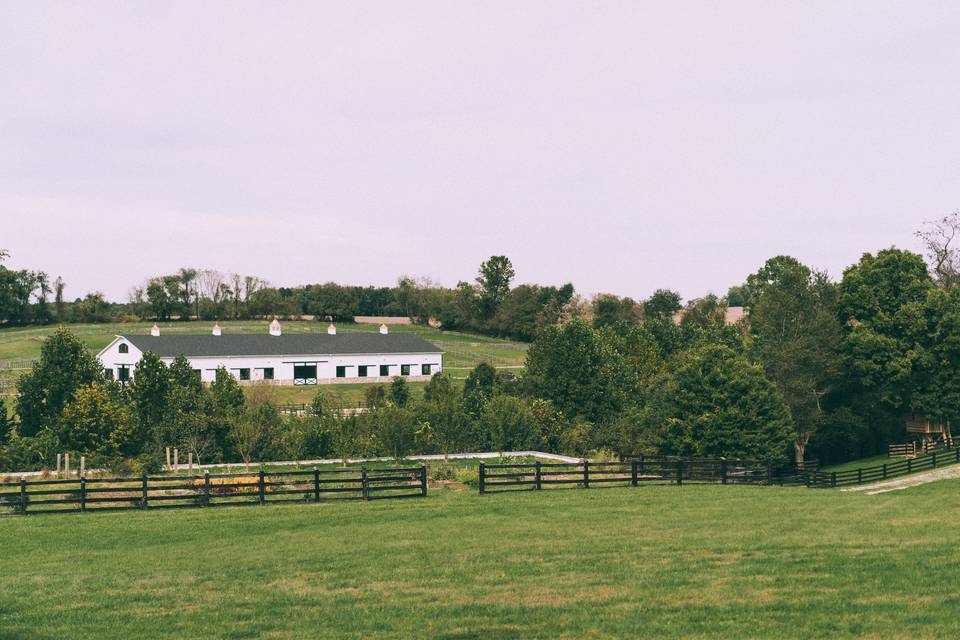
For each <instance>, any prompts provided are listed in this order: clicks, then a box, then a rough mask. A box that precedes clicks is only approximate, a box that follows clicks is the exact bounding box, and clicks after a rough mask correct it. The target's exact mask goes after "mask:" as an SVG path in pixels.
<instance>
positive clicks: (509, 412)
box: [0, 212, 960, 466]
mask: <svg viewBox="0 0 960 640" xmlns="http://www.w3.org/2000/svg"><path fill="white" fill-rule="evenodd" d="M957 230H960V212H958V213H954V214H952V215H951V216H948V217H946V218H944V219H942V220H940V221H937V222H936V223H934V224H932V225H930V226H928V227H927V228H926V229H924V230H922V231H921V232H919V233H918V235H919V237H920V238H921V239H922V240H923V242H924V244H925V246H926V248H927V251H928V255H927V259H926V260H925V259H924V256H921V255H918V254H915V253H912V252H909V251H904V250H900V249H896V248H890V249H883V250H881V251H878V252H876V253H866V254H864V255H863V256H862V257H861V259H860V260H859V261H858V262H856V263H855V264H853V265H851V266H849V267H848V268H847V269H845V270H844V271H843V274H842V277H841V278H840V279H839V280H833V279H831V278H830V277H829V276H828V275H827V274H826V273H823V272H820V271H817V270H816V269H814V268H811V267H809V266H807V265H804V264H802V263H801V262H800V261H798V260H796V259H795V258H792V257H789V256H777V257H774V258H771V259H770V260H768V261H766V262H765V263H764V264H763V265H761V266H760V267H759V268H758V269H757V271H756V272H754V273H753V274H751V275H750V276H748V277H747V279H746V281H745V282H744V283H742V284H741V285H737V286H736V287H732V288H731V290H730V291H728V293H727V295H726V296H725V297H724V298H721V297H718V296H712V295H711V296H706V297H704V298H701V299H699V300H695V301H691V302H690V303H688V304H687V305H686V306H685V307H681V304H680V302H681V301H680V298H679V295H677V294H675V293H674V292H670V291H666V290H661V291H658V292H656V293H655V294H654V295H653V296H651V298H649V299H648V300H645V301H642V302H635V301H633V300H630V299H629V298H617V297H615V296H597V297H595V298H594V299H593V300H591V301H589V302H587V301H583V300H581V299H579V298H578V297H577V296H576V295H575V294H574V293H573V291H572V287H570V288H569V289H566V290H564V289H565V288H564V287H561V288H559V289H556V290H550V288H544V289H546V290H548V291H549V295H545V297H544V298H537V300H538V304H539V309H540V310H539V311H538V312H537V313H536V314H534V316H533V318H534V324H535V325H536V329H535V330H534V331H532V337H533V342H532V344H531V346H530V349H529V351H528V356H527V362H526V367H525V371H524V373H523V374H522V375H521V376H519V377H518V378H513V377H508V376H506V375H503V374H499V373H498V372H497V371H496V370H495V369H494V368H493V367H491V366H489V365H485V364H484V365H480V366H478V367H477V368H476V369H475V370H474V371H473V372H472V373H471V375H470V376H469V378H468V379H467V381H466V383H465V385H464V386H463V388H460V387H459V385H458V384H456V383H455V381H453V380H451V379H450V378H449V377H447V376H446V374H441V375H438V376H436V377H435V378H434V379H433V380H432V381H431V382H430V383H429V385H428V386H427V388H426V392H425V393H424V397H423V398H422V399H418V400H416V401H414V400H411V399H410V393H409V389H408V388H407V387H406V382H405V381H404V380H403V379H399V380H398V381H396V382H395V383H394V384H392V385H390V387H389V388H384V387H380V386H372V387H370V392H369V398H368V400H369V404H370V406H371V410H370V411H368V412H365V413H361V414H356V413H352V412H344V411H341V409H342V407H339V406H338V402H337V399H336V396H335V395H332V393H331V392H330V391H324V390H321V391H319V392H318V394H317V398H316V400H315V402H314V403H313V405H312V408H311V410H310V411H309V412H308V415H307V416H281V415H280V412H279V410H278V408H277V406H276V403H275V402H274V401H272V400H271V398H270V396H269V393H268V392H266V391H263V390H262V389H258V388H256V387H251V388H248V392H247V393H246V394H244V393H243V391H242V390H241V389H240V388H239V387H238V386H237V383H236V382H235V381H234V380H233V378H232V377H231V376H230V375H229V374H228V373H227V372H226V371H222V372H219V373H218V375H217V379H216V382H214V383H213V384H212V385H210V386H209V387H205V386H204V385H202V384H200V382H199V381H198V380H197V379H196V376H195V374H194V373H193V372H192V371H191V370H190V366H189V363H187V361H186V360H185V359H182V358H181V359H178V360H177V361H176V362H174V363H173V365H172V366H170V367H166V366H165V365H164V364H163V363H162V362H161V361H160V360H159V359H158V358H156V357H154V356H152V355H151V356H147V357H145V358H144V359H143V360H142V361H141V363H140V364H139V365H138V367H137V370H136V371H135V374H134V381H133V383H132V384H130V385H128V386H127V387H122V386H120V385H119V384H118V383H116V382H112V381H108V380H105V379H104V377H103V372H102V370H101V368H100V366H99V364H98V363H97V362H96V361H95V359H93V357H92V356H90V355H89V354H88V353H87V352H86V350H85V349H84V348H83V346H82V344H81V343H80V342H79V341H78V340H77V339H76V338H75V337H73V336H72V334H70V333H69V331H67V330H60V331H58V332H56V333H55V334H54V336H53V337H52V338H51V339H50V340H48V341H47V342H45V343H44V345H43V352H42V357H41V359H40V361H39V362H38V363H36V365H35V366H34V369H33V370H32V371H31V372H30V373H29V374H27V375H24V376H22V377H21V379H20V381H19V384H18V394H19V395H18V397H17V400H16V406H15V412H14V413H15V416H16V421H15V423H11V422H10V421H9V420H7V418H6V414H7V412H6V410H3V411H0V416H3V420H4V422H3V424H2V425H0V439H2V441H3V442H4V445H3V449H0V455H2V456H5V458H3V460H5V461H6V462H4V464H6V465H7V466H15V464H14V463H23V464H33V465H36V464H38V463H39V462H38V461H40V460H49V456H48V455H47V454H49V453H50V452H51V451H54V450H70V451H76V452H86V453H88V454H95V455H101V456H104V457H105V458H107V459H110V460H115V461H116V460H128V461H129V460H131V459H135V460H141V462H143V464H147V463H149V461H150V460H154V461H156V460H157V459H158V456H159V451H160V447H161V446H179V447H180V448H181V449H182V450H186V451H193V452H194V453H195V454H196V457H197V458H198V459H201V460H210V461H218V460H223V461H232V460H237V459H242V460H262V459H268V458H270V457H276V456H280V457H288V458H296V457H300V456H298V455H294V454H297V453H298V452H301V453H303V454H304V455H309V456H323V457H325V456H329V455H334V456H346V455H350V456H353V455H398V456H399V455H403V454H405V453H409V452H411V451H417V452H434V451H436V452H449V451H454V450H470V449H516V448H529V447H537V448H541V449H545V450H548V451H556V452H562V453H571V454H577V455H583V454H584V453H586V452H588V451H594V450H597V449H606V450H609V451H611V452H619V453H636V452H645V453H652V454H667V455H694V456H727V457H749V458H760V459H764V460H770V461H782V462H786V461H787V460H789V459H793V460H795V461H802V460H803V459H805V458H810V457H816V458H819V459H820V460H821V462H825V463H826V462H835V461H842V460H846V459H851V458H855V457H862V456H866V455H871V454H875V453H881V452H883V451H884V450H885V448H886V446H887V444H888V443H890V442H895V441H898V440H902V439H904V438H906V437H908V436H907V434H906V432H905V420H906V418H907V417H909V416H911V415H918V416H926V417H930V418H934V419H938V420H949V421H955V420H956V419H957V417H958V416H957V415H956V414H957V413H958V407H960V402H958V401H960V287H958V286H957V285H958V283H960V258H958V255H957V253H956V249H955V248H954V247H953V242H954V238H955V236H956V231H957ZM512 277H513V274H512V266H511V265H510V263H509V260H507V259H506V258H503V257H494V258H491V260H490V261H487V262H485V263H484V265H482V266H481V270H480V275H479V276H478V279H477V283H476V284H475V285H470V287H471V291H472V293H470V294H469V295H467V293H466V292H464V293H463V294H462V295H463V300H461V302H462V303H463V304H467V302H469V308H470V309H471V312H470V313H473V314H477V315H476V316H470V317H477V318H484V319H485V320H484V322H485V323H487V324H485V325H484V326H485V327H487V329H488V330H490V328H491V327H492V326H493V324H492V323H494V322H495V319H496V318H497V317H498V315H501V314H504V311H503V310H504V308H508V307H507V305H509V304H510V300H511V297H512V296H513V292H515V291H517V290H518V289H521V287H515V288H512V289H511V288H510V286H509V284H510V281H511V279H512ZM464 289H466V287H464ZM418 291H419V292H420V293H421V294H422V292H423V291H429V288H426V287H423V288H420V289H417V288H415V287H414V288H413V289H412V292H414V293H416V292H418ZM567 294H569V298H566V296H567ZM522 295H527V294H526V293H525V294H522ZM557 296H559V297H557ZM564 298H566V302H564V303H563V304H562V305H561V304H560V302H561V300H563V299H564ZM402 299H404V300H407V299H406V298H402ZM412 299H415V296H412V298H411V300H412ZM544 299H547V302H542V301H543V300H544ZM731 300H735V301H738V302H740V303H741V304H742V305H743V306H744V307H745V309H746V315H745V316H744V317H743V318H742V319H741V320H739V321H738V322H737V323H736V324H729V323H728V322H727V319H726V310H727V306H728V304H729V302H730V301H731ZM410 304H421V303H419V302H412V301H411V302H410ZM409 308H413V307H409ZM544 309H551V310H552V313H550V314H548V313H546V312H545V311H544ZM433 317H436V316H433ZM463 317H468V316H467V315H465V316H463ZM470 328H472V329H474V330H477V329H476V328H475V327H470ZM57 447H59V449H57Z"/></svg>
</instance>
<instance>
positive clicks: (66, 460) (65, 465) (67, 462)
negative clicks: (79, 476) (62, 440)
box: [63, 453, 70, 476]
mask: <svg viewBox="0 0 960 640" xmlns="http://www.w3.org/2000/svg"><path fill="white" fill-rule="evenodd" d="M63 473H64V474H65V475H67V476H69V475H70V454H69V453H65V454H63Z"/></svg>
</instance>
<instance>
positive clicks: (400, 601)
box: [0, 481, 960, 639]
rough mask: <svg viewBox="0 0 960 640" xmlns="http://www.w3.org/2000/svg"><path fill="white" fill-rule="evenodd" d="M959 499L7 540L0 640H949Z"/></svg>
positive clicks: (1, 532) (482, 514)
mask: <svg viewBox="0 0 960 640" xmlns="http://www.w3.org/2000/svg"><path fill="white" fill-rule="evenodd" d="M958 489H960V483H958V482H949V481H945V482H941V483H938V484H936V485H928V486H924V487H919V488H916V489H911V490H909V491H906V492H897V493H894V494H888V495H879V496H864V495H859V494H850V493H840V492H833V491H816V490H805V489H780V488H770V487H732V486H728V487H721V486H706V487H698V486H686V487H682V488H678V487H659V488H658V487H642V488H639V489H606V490H603V489H600V490H568V491H544V492H541V493H539V494H533V493H522V494H514V495H499V496H483V497H480V496H477V495H475V494H474V493H473V492H467V491H453V490H437V491H434V492H432V493H431V495H430V496H429V497H428V498H427V499H425V500H424V499H418V500H406V501H396V502H389V501H384V502H378V503H374V502H371V503H348V504H321V505H303V506H287V507H285V506H272V507H270V506H268V507H247V508H237V509H221V510H216V509H210V510H201V509H196V510H184V511H174V512H162V513H161V512H146V513H123V514H97V515H93V514H91V515H87V516H46V517H40V516H38V517H33V518H30V517H28V518H11V519H4V520H0V549H2V550H3V553H2V555H0V637H2V638H6V639H11V638H63V637H71V638H97V639H109V638H130V637H145V638H178V639H179V638H194V637H206V638H259V637H269V638H302V637H311V638H371V637H379V638H427V637H429V638H460V639H465V638H539V637H551V638H626V637H645V638H716V637H731V638H801V637H803V638H825V637H830V638H853V637H873V638H880V637H882V638H944V637H956V636H957V635H958V633H960V618H958V617H957V616H956V615H955V614H956V611H957V610H958V608H960V595H958V594H957V590H956V584H957V581H958V579H960V562H958V561H960V551H958V549H957V547H956V545H955V544H954V540H955V538H956V534H955V523H956V522H957V521H958V517H960V494H958Z"/></svg>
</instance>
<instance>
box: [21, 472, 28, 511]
mask: <svg viewBox="0 0 960 640" xmlns="http://www.w3.org/2000/svg"><path fill="white" fill-rule="evenodd" d="M20 515H23V516H25V515H27V479H26V478H24V477H23V476H20Z"/></svg>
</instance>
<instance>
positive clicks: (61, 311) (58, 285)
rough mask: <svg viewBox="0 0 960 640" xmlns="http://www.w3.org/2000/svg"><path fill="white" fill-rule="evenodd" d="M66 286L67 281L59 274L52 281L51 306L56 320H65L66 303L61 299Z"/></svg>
mask: <svg viewBox="0 0 960 640" xmlns="http://www.w3.org/2000/svg"><path fill="white" fill-rule="evenodd" d="M66 286H67V283H65V282H64V281H63V278H61V277H60V276H57V279H56V280H55V281H54V282H53V291H54V298H53V308H54V313H55V314H56V317H57V322H64V321H65V320H66V305H65V303H64V301H63V290H64V288H65V287H66Z"/></svg>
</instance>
